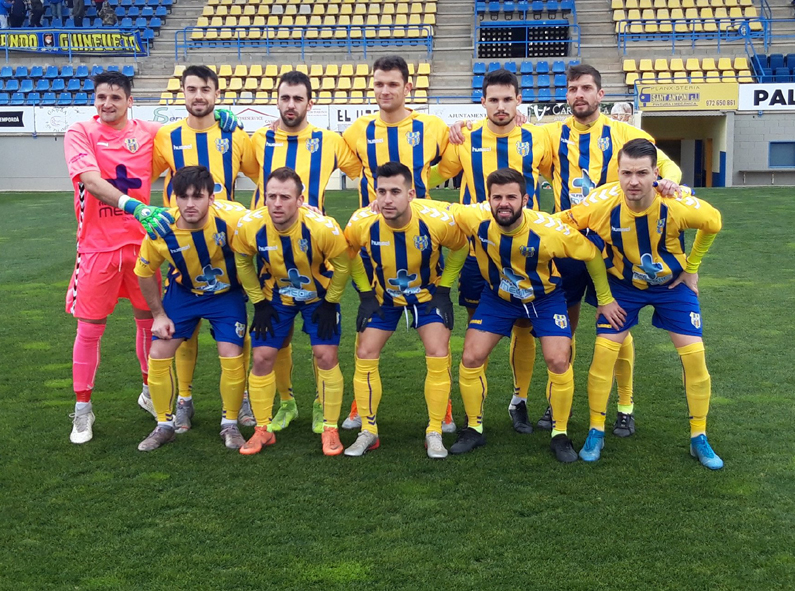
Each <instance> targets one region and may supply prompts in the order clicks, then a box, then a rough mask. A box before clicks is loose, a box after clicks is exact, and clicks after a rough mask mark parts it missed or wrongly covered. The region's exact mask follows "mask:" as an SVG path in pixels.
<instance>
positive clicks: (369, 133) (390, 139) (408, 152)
mask: <svg viewBox="0 0 795 591" xmlns="http://www.w3.org/2000/svg"><path fill="white" fill-rule="evenodd" d="M342 137H344V138H345V141H346V142H347V143H348V146H350V148H351V150H353V153H354V154H356V156H357V157H358V158H359V160H360V161H361V162H362V175H361V180H360V182H359V206H360V207H366V206H367V205H369V203H370V202H371V201H375V199H376V193H375V181H374V178H375V171H376V169H377V168H378V167H379V166H381V165H383V164H386V163H387V162H401V163H403V164H405V165H406V166H408V167H409V170H411V171H412V174H413V177H414V185H413V186H414V190H415V191H416V192H417V197H419V198H420V199H427V198H429V197H430V195H429V190H430V187H429V186H428V178H429V176H428V175H429V172H430V169H431V165H432V164H434V163H435V161H436V160H437V159H438V158H440V157H441V155H442V154H443V153H444V151H445V150H446V149H447V144H448V143H449V139H450V130H449V129H448V127H447V125H445V123H444V121H442V120H441V119H439V118H438V117H436V116H434V115H425V114H423V113H416V112H414V111H412V112H411V114H410V115H409V116H408V117H406V118H405V119H403V120H402V121H400V122H398V123H394V124H391V123H384V121H383V120H382V119H381V116H380V114H379V113H371V114H370V115H364V116H362V117H359V118H358V119H357V120H356V121H354V122H353V125H351V126H350V127H349V128H348V129H346V130H345V132H344V133H343V134H342Z"/></svg>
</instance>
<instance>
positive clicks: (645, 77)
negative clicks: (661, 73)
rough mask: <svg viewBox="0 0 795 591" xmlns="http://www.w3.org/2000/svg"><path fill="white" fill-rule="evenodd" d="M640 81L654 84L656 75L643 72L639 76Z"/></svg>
mask: <svg viewBox="0 0 795 591" xmlns="http://www.w3.org/2000/svg"><path fill="white" fill-rule="evenodd" d="M640 80H641V82H644V83H646V84H650V83H654V82H655V81H656V80H657V75H656V74H655V73H654V72H643V73H642V74H641V75H640Z"/></svg>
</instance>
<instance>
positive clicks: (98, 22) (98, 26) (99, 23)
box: [94, 0, 107, 29]
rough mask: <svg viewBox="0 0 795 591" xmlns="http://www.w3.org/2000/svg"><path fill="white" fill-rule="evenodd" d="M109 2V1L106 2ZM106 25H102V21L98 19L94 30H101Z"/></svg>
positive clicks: (95, 21)
mask: <svg viewBox="0 0 795 591" xmlns="http://www.w3.org/2000/svg"><path fill="white" fill-rule="evenodd" d="M105 1H106V2H107V0H105ZM103 26H104V25H103V24H102V19H101V18H99V17H97V18H95V19H94V28H95V29H101V28H102V27H103Z"/></svg>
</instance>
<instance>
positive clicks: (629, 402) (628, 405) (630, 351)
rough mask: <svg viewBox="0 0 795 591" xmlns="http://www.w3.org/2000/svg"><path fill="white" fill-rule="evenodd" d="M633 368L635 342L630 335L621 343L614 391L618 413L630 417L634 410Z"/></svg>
mask: <svg viewBox="0 0 795 591" xmlns="http://www.w3.org/2000/svg"><path fill="white" fill-rule="evenodd" d="M634 366H635V340H634V339H633V338H632V333H627V338H625V339H624V342H623V343H621V349H620V350H619V351H618V359H617V360H616V389H617V390H618V412H623V413H624V414H628V415H631V414H632V411H633V410H635V403H634V400H633V399H632V370H633V368H634Z"/></svg>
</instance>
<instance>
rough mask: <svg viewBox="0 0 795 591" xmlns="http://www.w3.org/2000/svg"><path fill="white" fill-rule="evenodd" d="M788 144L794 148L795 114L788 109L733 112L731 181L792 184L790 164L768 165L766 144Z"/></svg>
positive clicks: (794, 176)
mask: <svg viewBox="0 0 795 591" xmlns="http://www.w3.org/2000/svg"><path fill="white" fill-rule="evenodd" d="M773 142H785V143H788V144H792V145H793V146H792V147H793V149H795V117H793V114H792V113H780V112H764V113H763V112H759V113H736V114H735V115H734V137H733V149H734V166H733V167H732V170H733V173H732V182H733V184H734V185H735V186H743V185H756V186H764V185H785V186H791V185H795V161H793V162H792V163H791V164H792V166H771V165H770V145H771V143H773Z"/></svg>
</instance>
